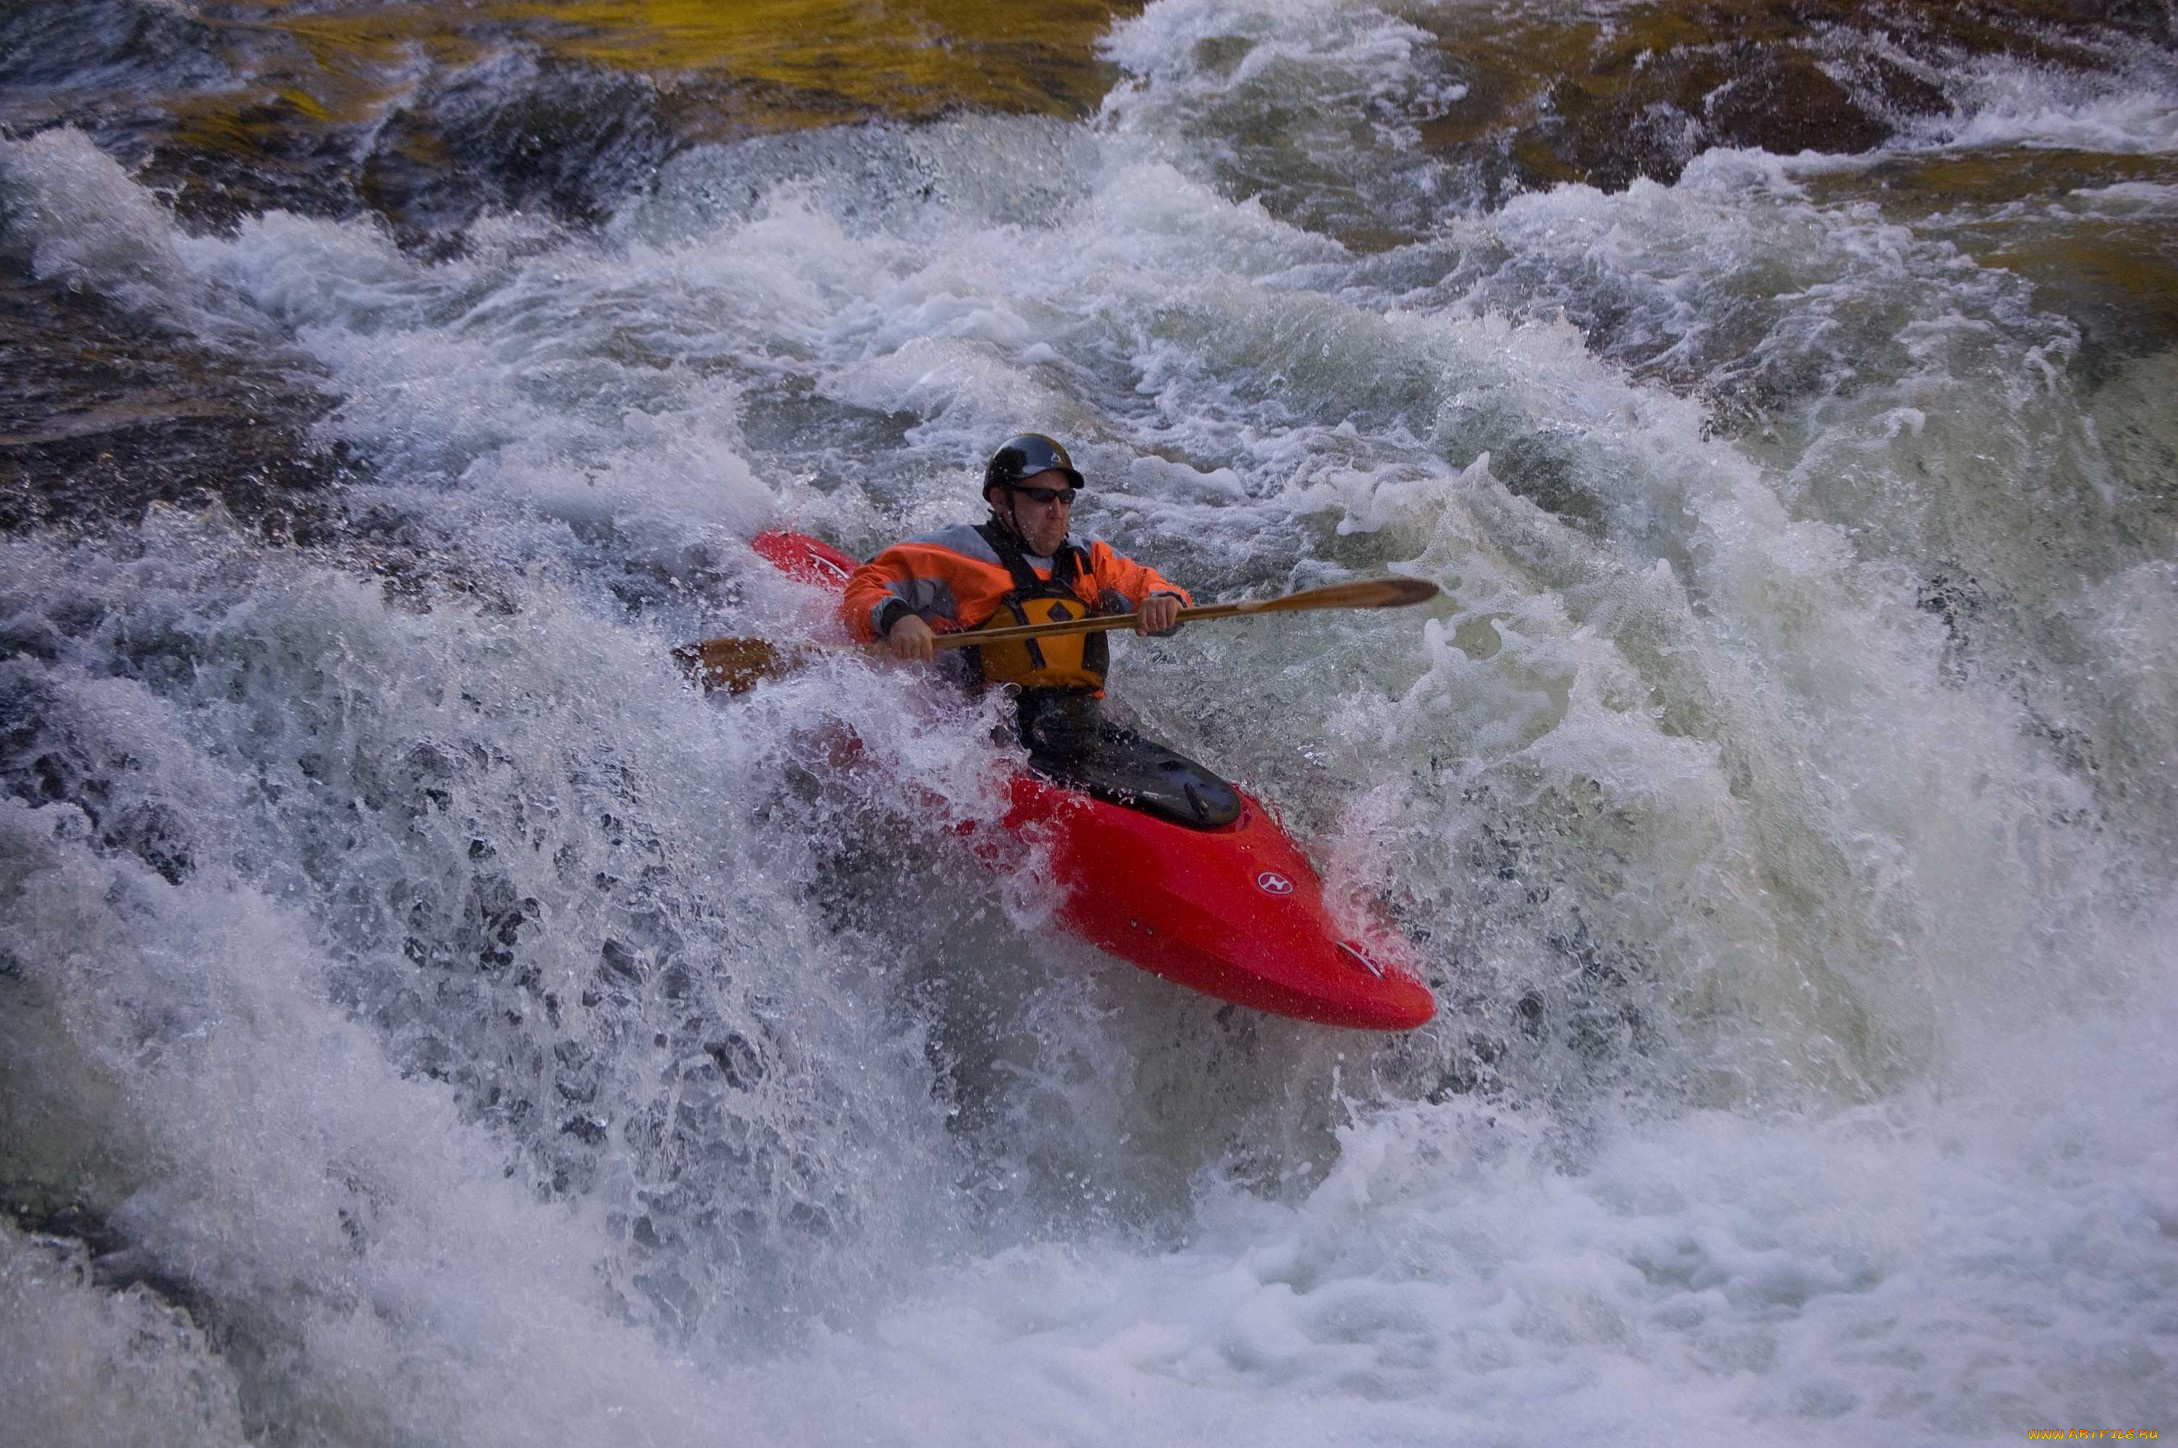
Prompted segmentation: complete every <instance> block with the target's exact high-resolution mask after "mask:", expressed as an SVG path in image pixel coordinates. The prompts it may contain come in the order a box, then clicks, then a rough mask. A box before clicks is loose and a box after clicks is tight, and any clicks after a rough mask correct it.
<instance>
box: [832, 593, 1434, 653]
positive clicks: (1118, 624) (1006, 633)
mask: <svg viewBox="0 0 2178 1448" xmlns="http://www.w3.org/2000/svg"><path fill="white" fill-rule="evenodd" d="M1436 596H1437V585H1436V584H1434V583H1428V582H1425V581H1423V580H1421V579H1418V578H1380V579H1369V580H1366V581H1364V582H1361V583H1335V584H1332V585H1331V586H1330V587H1328V588H1310V589H1304V590H1302V591H1301V592H1299V593H1289V594H1287V595H1285V596H1284V597H1283V598H1256V599H1246V600H1243V601H1242V602H1239V603H1211V604H1205V605H1203V606H1202V607H1201V608H1183V609H1181V610H1180V616H1179V622H1181V623H1201V622H1204V621H1205V620H1208V619H1213V618H1236V617H1244V616H1246V615H1249V614H1257V613H1296V612H1299V611H1301V610H1303V609H1314V608H1399V607H1403V606H1405V605H1407V604H1412V603H1426V602H1428V601H1429V600H1430V599H1432V598H1435V597H1436ZM1140 618H1141V615H1140V614H1136V613H1099V614H1091V615H1090V616H1089V617H1087V618H1070V619H1062V620H1060V621H1058V622H1056V623H1027V624H1015V625H1013V626H1012V627H1010V628H979V629H968V630H966V631H964V632H961V633H943V634H939V635H938V636H937V638H936V639H934V640H933V641H932V642H933V644H934V646H935V647H937V648H941V649H970V648H980V647H982V646H983V645H984V644H1004V643H1012V642H1014V641H1016V640H1018V639H1043V638H1054V637H1056V636H1058V635H1060V634H1080V633H1104V632H1107V631H1109V630H1111V629H1117V628H1133V627H1134V626H1135V624H1136V623H1137V622H1138V621H1139V620H1140ZM868 647H869V649H870V650H871V652H873V653H876V652H882V651H883V650H884V647H885V646H884V645H883V644H882V643H876V644H871V645H869V646H868Z"/></svg>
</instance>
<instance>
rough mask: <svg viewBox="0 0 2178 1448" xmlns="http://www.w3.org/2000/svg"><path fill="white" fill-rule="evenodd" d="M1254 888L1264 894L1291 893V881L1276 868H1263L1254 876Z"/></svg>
mask: <svg viewBox="0 0 2178 1448" xmlns="http://www.w3.org/2000/svg"><path fill="white" fill-rule="evenodd" d="M1255 888H1256V889H1258V890H1261V891H1262V892H1263V893H1264V894H1266V895H1291V894H1292V893H1293V882H1292V881H1291V880H1289V879H1287V878H1286V877H1285V876H1283V875H1281V874H1279V873H1278V872H1277V871H1276V870H1265V871H1264V872H1263V873H1262V874H1260V875H1258V876H1256V877H1255Z"/></svg>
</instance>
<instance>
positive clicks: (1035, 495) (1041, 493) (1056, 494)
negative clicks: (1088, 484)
mask: <svg viewBox="0 0 2178 1448" xmlns="http://www.w3.org/2000/svg"><path fill="white" fill-rule="evenodd" d="M1014 491H1015V492H1017V493H1019V494H1020V495H1021V496H1022V497H1024V498H1026V499H1028V500H1029V501H1030V502H1032V503H1064V504H1066V505H1067V506H1068V507H1070V508H1071V507H1072V506H1074V495H1075V494H1076V493H1078V492H1080V491H1081V489H1079V488H1015V489H1014Z"/></svg>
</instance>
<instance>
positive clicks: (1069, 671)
mask: <svg viewBox="0 0 2178 1448" xmlns="http://www.w3.org/2000/svg"><path fill="white" fill-rule="evenodd" d="M977 531H978V532H980V533H982V534H983V536H984V538H985V540H986V541H988V542H989V543H990V544H991V547H992V549H993V551H994V552H996V553H997V554H998V558H999V561H1000V562H1001V563H1003V564H1004V565H1005V566H1006V571H1007V572H1008V573H1011V574H1012V575H1013V581H1014V587H1013V591H1012V592H1011V593H1009V594H1007V595H1006V596H1005V597H1004V598H1002V599H1000V600H999V608H998V612H996V613H994V614H992V615H991V616H990V618H989V620H988V621H986V622H985V623H983V624H981V625H980V627H981V628H986V629H992V628H1012V627H1014V626H1015V625H1017V624H1031V623H1063V622H1065V621H1066V620H1068V619H1076V618H1087V617H1088V616H1089V615H1090V614H1092V613H1094V612H1095V611H1096V610H1095V609H1093V608H1091V607H1090V606H1089V604H1088V603H1086V602H1085V601H1083V599H1082V597H1081V595H1080V594H1078V593H1076V592H1075V591H1074V580H1075V579H1077V578H1080V577H1081V576H1082V574H1083V573H1084V572H1085V571H1086V567H1087V559H1086V558H1085V557H1084V556H1083V553H1082V550H1081V548H1080V547H1079V546H1078V545H1074V544H1068V545H1067V546H1065V547H1063V548H1061V549H1060V550H1059V556H1058V557H1057V558H1055V559H1053V560H1052V566H1051V576H1050V577H1049V578H1039V577H1037V576H1036V570H1035V569H1034V568H1032V567H1030V566H1029V562H1028V559H1027V558H1026V557H1024V556H1023V555H1022V552H1021V549H1020V546H1019V545H1018V544H1017V543H1015V542H1014V540H1013V539H1012V538H1011V537H1009V536H1006V535H1005V534H1003V533H1001V532H1000V531H999V530H998V529H996V528H991V527H988V526H986V527H984V528H979V529H977ZM976 653H977V655H978V656H979V658H980V659H981V661H982V665H983V678H984V682H986V683H991V684H1013V685H1015V686H1017V687H1019V688H1023V689H1102V688H1103V687H1104V676H1105V674H1106V673H1107V672H1109V670H1110V669H1111V654H1112V650H1111V643H1110V641H1109V640H1107V639H1106V638H1105V637H1104V635H1103V634H1101V633H1086V634H1060V635H1059V636H1057V637H1056V638H1045V639H1016V640H1014V641H1013V642H1011V643H1000V644H989V645H985V646H984V647H981V648H978V649H977V650H976Z"/></svg>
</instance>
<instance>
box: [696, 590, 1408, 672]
mask: <svg viewBox="0 0 2178 1448" xmlns="http://www.w3.org/2000/svg"><path fill="white" fill-rule="evenodd" d="M1437 591H1438V590H1437V585H1436V584H1434V583H1427V582H1424V581H1423V580H1421V579H1418V578H1376V579H1365V580H1363V581H1361V582H1358V583H1334V584H1332V585H1330V586H1329V587H1327V588H1311V589H1304V590H1303V591H1301V592H1299V593H1289V594H1287V595H1286V596H1285V597H1283V598H1259V599H1250V600H1248V601H1246V602H1242V603H1213V604H1208V605H1205V606H1204V607H1202V608H1183V609H1181V610H1180V614H1179V621H1180V622H1181V623H1189V622H1199V621H1201V620H1204V619H1214V618H1236V617H1245V616H1248V615H1252V614H1259V613H1290V612H1296V611H1299V610H1301V609H1311V608H1398V607H1401V606H1403V605H1405V604H1410V603H1426V602H1428V601H1429V600H1430V599H1432V598H1435V597H1436V596H1437ZM1139 619H1140V616H1139V615H1138V614H1132V613H1105V614H1091V615H1090V616H1089V617H1087V618H1072V619H1064V620H1061V621H1059V622H1056V623H1032V624H1019V625H1015V626H1013V627H1010V628H983V629H969V630H966V631H964V632H960V633H943V634H939V635H938V636H937V637H936V638H935V639H933V640H932V641H931V642H932V643H933V645H935V646H936V647H938V648H941V649H966V648H978V647H981V646H982V645H984V644H1002V643H1008V642H1011V641H1013V640H1016V639H1038V638H1051V637H1054V636H1056V635H1059V634H1082V633H1100V632H1103V631H1105V630H1107V629H1115V628H1133V627H1134V626H1135V624H1136V623H1137V622H1138V621H1139ZM863 647H864V649H865V650H866V651H867V652H869V653H873V654H882V653H886V652H888V651H889V650H888V646H887V645H885V644H883V643H873V644H865V645H864V646H863ZM816 652H821V651H820V650H813V649H810V648H808V647H803V648H790V649H785V650H782V649H780V648H778V647H776V646H775V645H773V644H770V643H767V642H766V641H764V640H763V639H747V638H716V639H705V640H704V641H703V642H701V643H694V644H683V645H681V647H679V648H677V649H675V650H674V651H673V657H675V658H676V659H678V660H680V662H681V664H682V666H683V667H684V668H686V669H687V670H688V671H689V672H690V673H691V674H694V675H695V676H696V677H697V678H699V679H701V680H702V681H703V685H704V687H705V688H706V689H724V690H726V691H727V692H728V693H732V694H739V693H742V692H743V691H745V690H747V689H749V688H752V687H754V686H755V685H756V684H757V683H759V682H761V681H762V680H764V679H768V678H774V677H776V676H778V675H779V674H781V673H784V672H787V671H788V670H790V669H795V668H799V667H800V666H801V665H802V663H803V662H804V661H806V660H807V659H808V658H810V657H812V656H813V655H814V654H815V653H816Z"/></svg>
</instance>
